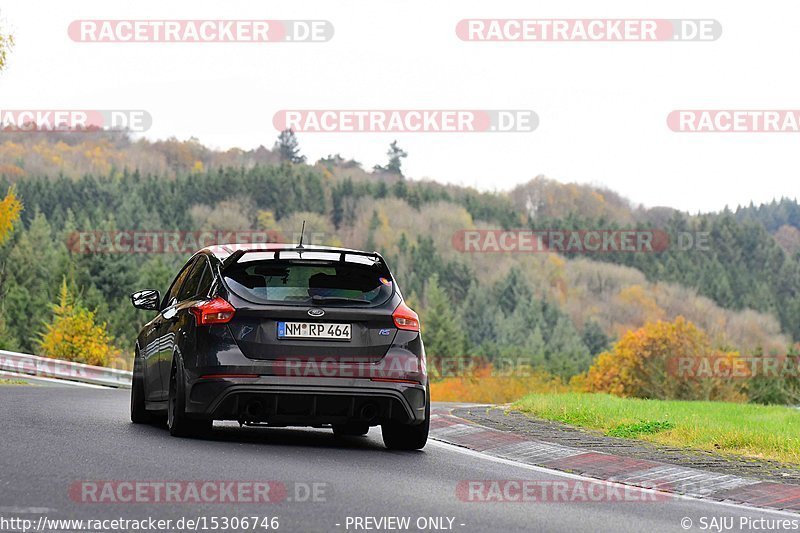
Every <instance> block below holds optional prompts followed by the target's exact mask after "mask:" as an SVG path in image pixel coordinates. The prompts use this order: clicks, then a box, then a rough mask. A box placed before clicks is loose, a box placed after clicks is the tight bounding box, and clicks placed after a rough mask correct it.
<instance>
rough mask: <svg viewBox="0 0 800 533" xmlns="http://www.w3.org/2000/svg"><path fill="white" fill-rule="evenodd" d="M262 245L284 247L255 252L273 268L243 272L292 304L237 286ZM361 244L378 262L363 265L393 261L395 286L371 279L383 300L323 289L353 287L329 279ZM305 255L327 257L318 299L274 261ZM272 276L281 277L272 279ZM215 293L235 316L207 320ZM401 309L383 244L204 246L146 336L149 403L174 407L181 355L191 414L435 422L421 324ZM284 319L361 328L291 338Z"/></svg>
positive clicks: (141, 361)
mask: <svg viewBox="0 0 800 533" xmlns="http://www.w3.org/2000/svg"><path fill="white" fill-rule="evenodd" d="M298 251H299V252H300V253H298ZM253 252H257V253H260V254H262V256H263V255H265V254H266V255H267V256H269V255H270V254H273V255H274V257H272V258H270V257H262V258H260V259H255V260H253V261H255V263H254V264H256V265H262V264H263V265H267V266H265V267H263V268H262V271H266V272H267V273H266V274H264V275H262V276H261V279H259V276H252V275H249V277H248V278H246V279H244V281H243V283H247V284H250V285H253V284H255V285H257V284H258V283H264V286H263V287H261V286H259V287H257V289H258V290H259V291H261V292H262V293H263V294H270V291H272V292H273V293H279V294H281V295H285V297H286V299H287V301H286V302H285V303H283V302H266V301H265V302H254V301H252V300H253V299H257V298H255V297H253V296H251V295H250V293H247V294H241V293H242V292H247V291H243V290H242V289H241V287H240V290H239V291H238V293H237V292H234V291H232V290H231V288H230V286H229V282H230V279H229V280H228V281H226V277H225V276H226V272H229V271H230V269H232V268H236V266H235V265H236V264H237V262H238V261H242V260H243V258H246V257H247V255H245V254H249V253H253ZM325 254H329V255H325ZM350 254H353V255H354V256H355V257H358V258H367V259H368V260H369V261H374V264H372V265H367V266H363V267H362V266H359V267H353V268H355V269H356V270H358V269H361V270H358V272H357V274H358V275H362V274H363V275H364V276H366V277H369V276H370V272H371V271H370V270H368V269H375V272H379V273H382V272H385V274H382V275H381V276H380V277H379V278H378V279H379V281H380V283H381V284H382V285H384V286H383V287H380V286H379V287H376V288H375V289H372V288H371V286H370V287H366V288H365V289H364V290H365V291H366V290H367V289H369V290H371V291H372V292H370V293H369V294H370V295H373V294H376V295H377V297H376V301H375V302H350V301H348V300H347V299H345V298H341V299H336V298H337V297H335V296H334V297H332V296H318V294H317V293H320V292H325V291H327V292H328V293H330V292H335V290H339V289H342V288H341V287H333V288H331V287H328V286H329V285H330V286H334V285H335V283H336V280H335V278H336V275H338V274H339V273H340V272H341V271H344V270H346V269H344V268H343V267H341V265H342V264H343V263H345V262H346V261H347V257H346V256H349V255H350ZM287 255H291V256H292V257H294V259H292V258H291V257H290V258H287V257H286V256H287ZM309 256H316V257H325V258H327V259H320V260H316V259H313V258H312V259H308V257H309ZM370 258H371V259H370ZM329 259H330V260H329ZM270 261H273V262H274V263H270ZM295 261H296V262H297V264H301V265H304V266H303V268H311V269H314V268H317V267H318V266H319V265H323V267H324V268H322V267H320V268H321V270H323V271H322V272H321V273H316V274H314V275H312V276H310V277H308V278H307V279H308V284H309V288H308V289H307V291H306V292H307V293H308V294H309V295H310V296H308V298H314V300H313V301H310V300H309V301H304V302H303V301H299V300H300V297H298V296H296V295H294V293H293V291H294V292H296V291H297V289H296V288H293V287H287V284H288V283H289V282H288V281H287V280H288V278H289V275H290V274H286V271H285V270H279V271H278V272H279V275H278V277H277V278H275V276H272V273H273V272H272V270H274V269H273V268H272V266H270V265H273V264H275V265H277V264H280V265H281V268H283V267H284V266H285V265H289V266H290V267H291V266H292V265H293V264H294V262H295ZM259 268H261V267H259ZM270 269H272V270H270ZM362 270H363V272H362ZM256 271H258V269H256ZM311 272H315V271H314V270H311ZM326 272H330V274H328V273H326ZM364 272H366V274H364ZM300 274H304V273H303V272H301V273H300ZM300 274H298V275H300ZM291 275H293V274H291ZM281 276H283V277H281ZM339 277H340V278H341V276H339ZM250 278H254V279H255V281H252V280H251V279H250ZM304 279H305V278H304ZM264 280H266V281H264ZM268 282H269V283H274V284H275V286H274V287H272V286H270V287H267V286H266V283H268ZM345 282H347V280H346V279H345ZM358 283H365V282H361V281H359V282H358ZM314 284H319V285H320V287H316V286H312V285H314ZM301 288H302V287H301ZM344 289H347V287H345V288H344ZM255 290H256V289H253V291H255ZM146 292H148V291H142V294H143V293H146ZM351 292H352V291H351ZM312 293H313V294H312ZM139 294H140V293H137V295H139ZM253 294H255V292H253ZM365 294H367V293H366V292H365ZM137 295H134V296H133V297H132V298H134V300H135V297H136V296H137ZM147 296H152V295H149V294H148V295H147ZM325 298H329V299H330V300H327V299H325ZM365 298H366V297H365ZM295 299H297V300H298V301H295ZM209 302H221V303H220V305H223V306H224V305H226V304H229V305H230V306H231V307H232V309H233V311H230V312H232V317H228V315H226V314H225V313H226V312H228V311H227V308H222V307H221V308H220V309H222V311H221V312H220V313H221V314H220V315H219V316H221V317H223V318H222V320H224V319H226V318H227V321H225V322H224V323H209V324H201V323H200V320H201V319H200V318H198V316H197V315H198V313H200V311H198V308H199V306H203V305H206V306H207V305H210V304H209ZM398 309H407V308H406V307H405V304H404V303H403V297H402V294H401V293H400V290H399V289H398V288H397V284H396V282H395V280H394V279H393V278H392V277H391V274H390V273H389V270H388V267H387V266H386V264H385V261H384V260H383V258H382V257H380V255H378V254H376V253H372V254H368V253H365V252H358V251H352V250H346V249H340V248H317V247H307V248H302V249H300V250H298V248H297V247H296V246H295V245H272V244H269V245H248V248H246V249H245V250H242V249H241V248H239V249H238V250H237V248H235V246H230V247H226V246H222V247H220V246H215V247H210V248H206V249H203V250H201V251H200V252H198V253H197V254H195V255H194V256H193V257H192V258H191V259H190V260H189V261H188V262H187V263H186V265H185V266H184V267H183V268H182V269H181V271H180V272H179V274H178V275H177V276H176V278H175V281H174V282H173V284H172V285H171V286H170V288H169V289H168V291H167V292H166V293H165V294H164V296H163V298H161V299H160V305H159V306H158V315H157V316H156V317H155V318H154V319H153V320H151V321H150V322H148V323H147V324H145V325H144V326H143V327H142V330H141V332H140V334H139V337H138V339H137V344H136V357H137V368H141V371H142V377H141V379H142V382H143V384H144V399H145V402H146V408H147V409H148V410H149V411H164V410H165V409H167V404H168V403H169V401H170V383H171V380H172V381H174V379H175V376H176V374H178V372H177V369H178V367H179V366H180V372H179V374H180V375H182V376H183V378H184V383H183V384H182V387H179V388H178V390H182V393H183V394H184V395H185V398H184V400H185V402H184V405H183V408H184V410H185V415H186V416H187V417H190V418H196V419H202V420H236V421H239V422H240V423H247V424H269V425H276V426H284V425H301V426H319V425H326V424H331V425H336V424H346V423H353V422H357V423H362V424H369V425H379V424H387V423H394V424H407V425H418V424H422V423H424V422H426V421H427V418H426V417H427V415H426V411H427V410H426V407H428V405H427V404H428V397H429V391H428V376H427V371H426V368H425V350H424V346H423V343H422V338H421V336H420V333H419V328H418V323H417V328H416V330H412V329H401V327H399V326H398V324H397V323H396V322H395V319H394V317H393V315H394V314H395V313H396V311H397V310H398ZM408 311H409V312H411V313H412V314H413V311H410V310H408ZM214 316H216V315H214ZM414 316H415V315H414ZM212 318H213V316H212ZM279 322H284V323H287V322H288V323H289V324H288V325H285V326H282V327H283V328H284V329H283V330H282V331H283V332H284V333H285V332H286V331H291V328H294V327H298V328H299V327H300V326H299V324H300V323H303V324H308V325H309V327H316V326H311V325H322V326H320V327H319V330H320V331H324V330H325V328H326V327H327V326H330V328H328V330H329V331H330V332H333V331H334V329H335V327H334V326H335V325H348V326H349V328H350V329H349V333H350V337H349V339H313V340H312V339H306V338H286V337H284V338H281V337H279V333H278V332H279V325H278V323H279ZM294 323H297V324H298V325H296V326H295V325H292V324H294ZM303 327H305V326H303ZM286 328H289V329H288V330H287V329H286ZM344 331H345V330H344V329H340V330H338V332H339V333H342V332H344ZM173 392H174V391H173Z"/></svg>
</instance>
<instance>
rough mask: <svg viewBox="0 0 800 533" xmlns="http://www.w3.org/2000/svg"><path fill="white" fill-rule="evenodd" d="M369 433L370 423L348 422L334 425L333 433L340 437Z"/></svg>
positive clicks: (360, 435)
mask: <svg viewBox="0 0 800 533" xmlns="http://www.w3.org/2000/svg"><path fill="white" fill-rule="evenodd" d="M367 433H369V424H361V423H358V422H348V423H346V424H334V426H333V434H334V435H336V436H340V437H363V436H364V435H366V434H367Z"/></svg>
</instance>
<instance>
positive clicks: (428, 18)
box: [0, 0, 800, 212]
mask: <svg viewBox="0 0 800 533" xmlns="http://www.w3.org/2000/svg"><path fill="white" fill-rule="evenodd" d="M648 4H649V5H645V4H644V3H642V2H641V1H605V2H603V3H602V7H601V4H600V3H598V2H597V1H596V0H595V1H588V0H586V1H581V0H574V1H572V2H569V3H566V2H560V1H555V0H553V1H544V0H540V1H537V2H535V3H534V2H530V1H521V2H511V1H503V0H495V1H493V2H481V1H471V0H458V1H457V2H455V1H453V2H445V1H443V0H441V1H426V2H424V1H421V0H420V1H409V0H406V1H402V2H400V1H395V2H390V1H381V2H374V1H356V0H340V1H335V2H333V1H330V0H320V1H312V0H300V1H295V2H275V1H263V2H253V1H226V2H220V1H214V2H210V1H202V0H201V1H198V0H193V1H176V0H172V1H170V2H165V1H163V0H162V1H150V0H140V1H138V2H124V3H123V2H108V1H94V0H92V1H89V0H81V1H76V2H62V1H53V0H37V1H17V2H9V1H0V19H2V21H3V26H4V27H6V28H10V29H11V30H12V31H13V32H14V34H15V36H16V40H17V46H16V48H15V49H14V51H13V53H12V55H11V57H10V64H9V66H8V69H7V71H6V72H5V73H3V74H2V75H0V92H1V93H2V100H0V109H144V110H147V111H148V112H149V113H150V114H151V115H152V117H153V127H152V128H151V129H150V130H149V131H148V132H147V133H146V136H147V137H149V138H153V139H155V138H164V137H168V136H176V137H178V138H180V139H186V138H189V137H191V136H194V137H197V138H199V139H200V140H201V141H202V142H203V143H205V144H208V145H210V146H212V147H215V148H228V147H232V146H238V147H242V148H253V147H256V146H258V145H259V144H264V145H267V146H271V145H272V143H273V142H274V139H275V137H276V136H277V133H278V132H277V131H275V129H274V128H273V126H272V117H273V115H274V114H275V112H276V111H278V110H281V109H532V110H534V111H535V112H536V113H537V114H538V116H539V120H540V124H539V127H538V128H537V129H536V130H535V131H533V132H526V133H505V134H498V133H468V134H463V133H459V134H456V133H448V134H444V133H425V134H420V133H405V134H386V133H381V134H372V133H347V134H342V133H336V134H333V133H316V134H310V133H305V134H300V135H299V139H300V143H301V147H302V150H303V153H305V154H306V155H307V156H308V157H309V159H311V160H315V159H317V158H319V157H321V156H324V155H327V154H329V153H336V152H339V153H341V154H342V155H343V156H345V157H352V158H355V159H357V160H358V161H360V162H362V163H363V164H364V166H365V168H370V167H371V166H372V165H374V164H376V163H382V162H384V160H385V155H384V154H385V151H386V148H387V146H388V144H389V142H391V141H392V140H393V139H395V138H397V140H398V141H399V144H400V146H402V147H403V148H405V149H406V150H407V151H408V152H409V154H410V155H409V157H408V159H407V160H406V162H405V163H404V165H405V166H404V168H405V171H406V174H407V175H408V176H410V177H412V178H425V177H427V178H432V179H435V180H438V181H446V182H451V183H459V184H463V185H471V186H477V187H479V188H481V189H488V190H495V189H509V188H511V187H513V186H514V185H515V184H518V183H521V182H524V181H527V180H529V179H531V178H533V177H535V176H536V175H539V174H544V175H546V176H548V177H551V178H554V179H557V180H559V181H564V182H567V181H575V182H581V183H593V184H602V185H605V186H608V187H610V188H611V189H614V190H616V191H618V192H620V193H622V194H623V195H625V196H627V197H628V198H630V199H631V200H633V201H634V202H641V203H643V204H645V205H647V206H655V205H669V206H673V207H678V208H681V209H685V210H689V211H692V212H694V211H697V210H703V211H706V210H717V209H721V208H722V207H723V206H725V205H726V204H728V205H731V206H735V205H737V204H744V203H749V202H750V201H751V200H753V201H755V202H756V203H758V202H764V201H769V200H770V199H772V198H773V197H780V196H790V197H796V196H800V195H799V194H798V192H800V179H798V163H797V160H798V154H800V150H798V146H799V145H800V133H769V134H766V133H760V134H757V133H754V134H749V133H736V134H719V133H716V134H685V133H674V132H672V131H670V129H669V128H668V127H667V123H666V117H667V114H668V113H669V112H670V111H672V110H674V109H693V108H703V109H705V108H709V109H723V108H724V109H800V69H798V68H797V61H796V57H797V51H798V50H800V31H797V27H796V20H797V16H798V14H800V4H797V2H789V1H786V2H770V3H760V4H746V5H742V6H737V5H735V4H734V3H733V2H730V1H729V0H727V1H706V2H703V3H702V4H700V3H698V2H689V1H669V2H650V3H648ZM600 17H603V18H667V19H676V18H683V19H689V18H711V19H716V20H718V21H719V22H720V23H721V25H722V29H723V31H722V36H721V38H720V39H718V40H716V41H714V42H616V43H614V42H590V43H576V42H552V43H543V42H507V43H477V42H464V41H461V40H459V39H458V38H457V36H456V33H455V26H456V23H457V22H458V21H459V20H460V19H463V18H537V19H544V18H600ZM104 18H110V19H146V18H157V19H170V18H172V19H219V18H225V19H325V20H328V21H330V22H331V23H332V24H333V26H334V28H335V36H334V37H333V39H332V40H331V41H330V42H327V43H224V44H222V43H169V44H163V43H162V44H145V43H123V44H117V43H113V44H112V43H100V44H97V43H95V44H87V43H77V42H73V41H72V40H70V39H69V36H68V34H67V27H68V25H69V23H70V22H72V21H73V20H75V19H104Z"/></svg>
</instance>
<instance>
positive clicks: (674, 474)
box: [430, 406, 800, 512]
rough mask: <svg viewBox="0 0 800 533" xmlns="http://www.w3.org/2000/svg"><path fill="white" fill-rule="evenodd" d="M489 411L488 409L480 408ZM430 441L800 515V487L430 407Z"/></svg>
mask: <svg viewBox="0 0 800 533" xmlns="http://www.w3.org/2000/svg"><path fill="white" fill-rule="evenodd" d="M482 407H485V408H488V407H490V406H482ZM430 436H431V438H433V439H435V440H438V441H442V442H446V443H448V444H453V445H455V446H460V447H462V448H467V449H469V450H472V451H475V452H480V453H484V454H487V455H490V456H493V457H499V458H502V459H507V460H511V461H516V462H520V463H525V464H529V465H535V466H540V467H544V468H550V469H553V470H561V471H565V472H572V473H576V474H580V475H582V476H586V477H590V478H595V479H600V480H605V481H613V482H616V483H622V484H625V485H631V486H635V487H642V488H646V489H655V490H659V491H663V492H668V493H675V494H681V495H685V496H691V497H695V498H704V499H711V500H717V501H725V502H731V503H737V504H745V505H750V506H754V507H764V508H769V509H778V510H784V511H793V512H800V485H786V484H783V483H775V482H769V481H759V480H757V479H748V478H744V477H740V476H733V475H728V474H719V473H715V472H708V471H705V470H699V469H697V468H691V467H685V466H676V465H670V464H667V463H661V462H658V461H650V460H645V459H636V458H631V457H622V456H619V455H613V454H610V453H603V452H597V451H594V450H592V451H589V450H585V449H581V448H578V447H572V446H564V445H561V444H554V443H551V442H545V441H540V440H536V439H532V438H529V437H526V436H523V435H520V434H517V433H513V432H509V431H500V430H497V429H492V428H488V427H485V426H481V425H479V424H476V423H474V422H471V421H469V420H465V419H463V418H459V417H457V416H454V415H453V414H452V410H451V408H449V407H433V408H432V409H431V429H430Z"/></svg>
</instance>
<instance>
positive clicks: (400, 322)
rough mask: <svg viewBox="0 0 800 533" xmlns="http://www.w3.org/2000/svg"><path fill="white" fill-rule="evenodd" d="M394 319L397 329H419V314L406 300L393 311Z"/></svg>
mask: <svg viewBox="0 0 800 533" xmlns="http://www.w3.org/2000/svg"><path fill="white" fill-rule="evenodd" d="M392 319H394V325H395V326H397V329H407V330H409V331H419V316H418V315H417V313H415V312H414V311H412V310H411V308H410V307H409V306H407V305H406V304H405V302H401V303H400V305H398V306H397V309H395V310H394V313H392Z"/></svg>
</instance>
